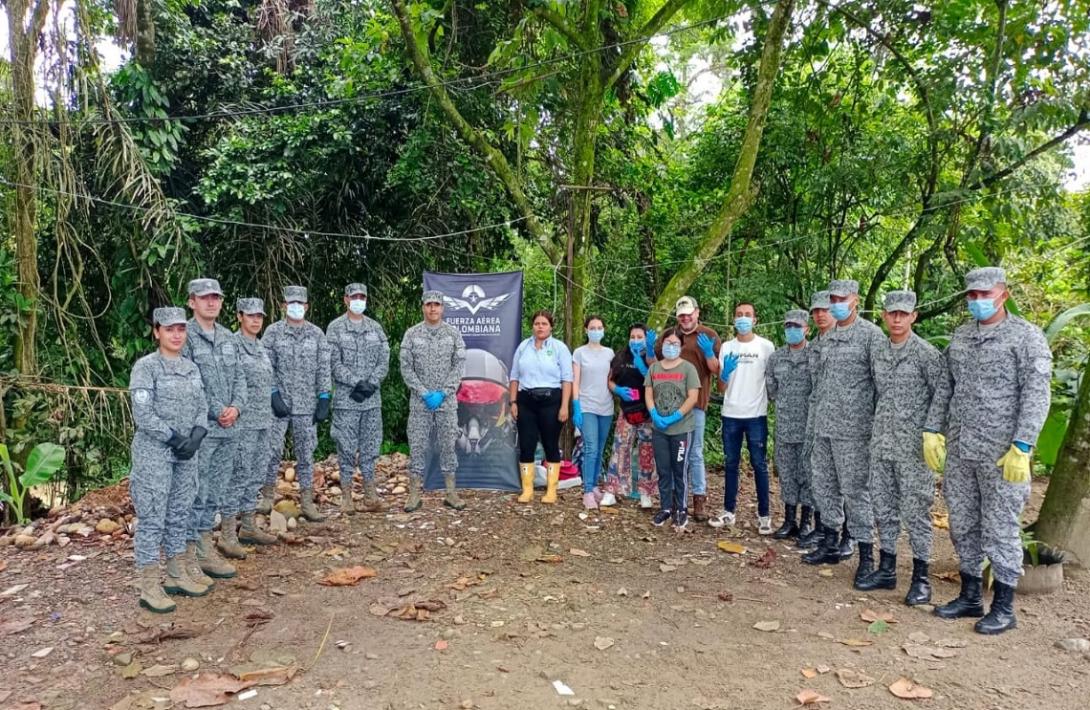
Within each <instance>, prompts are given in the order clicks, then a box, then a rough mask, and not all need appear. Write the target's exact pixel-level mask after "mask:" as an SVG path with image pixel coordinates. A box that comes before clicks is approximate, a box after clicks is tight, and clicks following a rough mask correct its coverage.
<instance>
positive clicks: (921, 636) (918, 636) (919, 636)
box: [908, 631, 931, 643]
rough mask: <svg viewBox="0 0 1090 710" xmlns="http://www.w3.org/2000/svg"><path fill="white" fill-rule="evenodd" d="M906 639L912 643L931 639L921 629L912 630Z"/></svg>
mask: <svg viewBox="0 0 1090 710" xmlns="http://www.w3.org/2000/svg"><path fill="white" fill-rule="evenodd" d="M908 640H909V641H911V642H912V643H927V642H928V641H930V640H931V639H930V637H928V635H927V634H925V633H924V632H922V631H913V632H912V633H910V634H909V635H908Z"/></svg>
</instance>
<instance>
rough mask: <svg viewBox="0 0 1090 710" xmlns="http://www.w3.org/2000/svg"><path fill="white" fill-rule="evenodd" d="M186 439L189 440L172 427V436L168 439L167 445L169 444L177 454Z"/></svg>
mask: <svg viewBox="0 0 1090 710" xmlns="http://www.w3.org/2000/svg"><path fill="white" fill-rule="evenodd" d="M186 441H188V439H186V437H184V436H182V435H181V434H179V433H178V432H176V431H174V430H173V429H171V430H170V438H169V439H167V446H169V447H170V448H171V450H173V451H174V453H175V454H177V453H178V450H179V449H181V448H182V445H184V444H185V442H186Z"/></svg>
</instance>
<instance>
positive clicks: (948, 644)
mask: <svg viewBox="0 0 1090 710" xmlns="http://www.w3.org/2000/svg"><path fill="white" fill-rule="evenodd" d="M935 645H936V646H942V647H943V648H966V647H968V645H969V642H968V641H962V640H961V639H939V640H938V641H936V642H935Z"/></svg>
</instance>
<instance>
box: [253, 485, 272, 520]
mask: <svg viewBox="0 0 1090 710" xmlns="http://www.w3.org/2000/svg"><path fill="white" fill-rule="evenodd" d="M275 502H276V486H262V487H261V497H260V498H258V499H257V512H259V513H261V514H262V515H268V514H269V513H270V512H271V511H272V507H273V503H275Z"/></svg>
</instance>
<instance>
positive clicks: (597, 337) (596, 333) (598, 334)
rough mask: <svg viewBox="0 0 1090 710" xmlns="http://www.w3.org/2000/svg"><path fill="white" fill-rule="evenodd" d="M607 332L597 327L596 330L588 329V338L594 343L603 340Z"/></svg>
mask: <svg viewBox="0 0 1090 710" xmlns="http://www.w3.org/2000/svg"><path fill="white" fill-rule="evenodd" d="M605 334H606V332H605V331H604V330H598V329H597V328H595V329H594V330H588V331H587V340H589V341H590V342H592V343H600V342H602V338H603V337H605Z"/></svg>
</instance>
